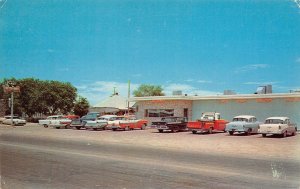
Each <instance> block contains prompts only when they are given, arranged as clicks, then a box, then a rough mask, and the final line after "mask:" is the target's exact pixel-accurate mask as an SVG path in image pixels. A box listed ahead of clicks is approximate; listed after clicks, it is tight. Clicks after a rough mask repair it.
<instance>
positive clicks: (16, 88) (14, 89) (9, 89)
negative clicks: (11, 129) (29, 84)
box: [3, 81, 20, 126]
mask: <svg viewBox="0 0 300 189" xmlns="http://www.w3.org/2000/svg"><path fill="white" fill-rule="evenodd" d="M15 85H16V84H15V83H14V82H13V81H8V82H7V84H6V86H3V89H4V93H10V95H11V97H10V119H11V125H12V126H13V122H14V92H16V93H19V92H20V87H19V86H15Z"/></svg>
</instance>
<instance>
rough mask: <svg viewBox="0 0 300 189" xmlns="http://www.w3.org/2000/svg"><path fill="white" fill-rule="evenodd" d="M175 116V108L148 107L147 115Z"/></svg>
mask: <svg viewBox="0 0 300 189" xmlns="http://www.w3.org/2000/svg"><path fill="white" fill-rule="evenodd" d="M170 116H174V109H148V110H145V117H170Z"/></svg>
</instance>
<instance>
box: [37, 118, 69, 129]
mask: <svg viewBox="0 0 300 189" xmlns="http://www.w3.org/2000/svg"><path fill="white" fill-rule="evenodd" d="M62 118H64V115H53V116H48V117H47V118H46V119H41V120H39V125H43V126H44V127H45V128H47V127H48V126H49V125H50V122H51V120H56V119H62Z"/></svg>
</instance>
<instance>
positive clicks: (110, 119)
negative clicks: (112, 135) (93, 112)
mask: <svg viewBox="0 0 300 189" xmlns="http://www.w3.org/2000/svg"><path fill="white" fill-rule="evenodd" d="M100 119H103V120H106V121H107V126H106V129H111V127H112V126H118V125H119V123H120V121H121V120H126V116H117V115H103V116H101V117H100Z"/></svg>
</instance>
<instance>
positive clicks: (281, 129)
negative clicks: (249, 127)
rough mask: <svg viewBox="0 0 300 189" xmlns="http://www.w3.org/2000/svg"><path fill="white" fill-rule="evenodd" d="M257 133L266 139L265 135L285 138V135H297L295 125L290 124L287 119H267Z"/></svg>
mask: <svg viewBox="0 0 300 189" xmlns="http://www.w3.org/2000/svg"><path fill="white" fill-rule="evenodd" d="M258 133H260V134H262V136H263V137H266V136H267V134H273V135H280V136H281V137H286V136H287V135H292V136H294V135H296V134H297V125H296V124H294V123H291V122H290V119H289V118H288V117H269V118H267V119H266V121H265V123H263V124H260V125H259V127H258Z"/></svg>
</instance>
